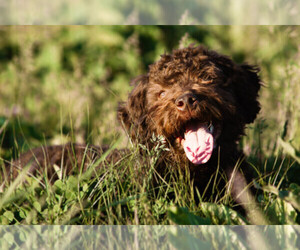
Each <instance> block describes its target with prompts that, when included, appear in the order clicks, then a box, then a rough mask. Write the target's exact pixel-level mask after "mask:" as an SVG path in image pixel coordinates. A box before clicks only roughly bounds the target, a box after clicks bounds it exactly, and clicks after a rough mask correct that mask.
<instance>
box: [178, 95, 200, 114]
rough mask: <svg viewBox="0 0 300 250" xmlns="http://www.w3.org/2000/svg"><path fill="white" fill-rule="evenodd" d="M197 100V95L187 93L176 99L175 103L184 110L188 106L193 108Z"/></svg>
mask: <svg viewBox="0 0 300 250" xmlns="http://www.w3.org/2000/svg"><path fill="white" fill-rule="evenodd" d="M196 101H197V97H196V96H195V95H194V94H192V93H186V94H183V95H181V96H179V97H178V98H177V99H176V100H175V105H176V107H177V109H179V110H181V111H184V110H186V109H188V108H192V107H193V106H194V103H195V102H196Z"/></svg>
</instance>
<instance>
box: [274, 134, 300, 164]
mask: <svg viewBox="0 0 300 250" xmlns="http://www.w3.org/2000/svg"><path fill="white" fill-rule="evenodd" d="M278 141H279V144H280V145H281V147H282V148H283V150H284V151H285V152H286V153H287V154H289V155H290V156H291V157H293V158H294V159H295V160H296V161H297V162H298V163H300V152H298V151H297V150H296V149H295V148H294V147H293V146H292V144H290V143H289V142H285V141H284V140H282V139H281V138H280V137H278Z"/></svg>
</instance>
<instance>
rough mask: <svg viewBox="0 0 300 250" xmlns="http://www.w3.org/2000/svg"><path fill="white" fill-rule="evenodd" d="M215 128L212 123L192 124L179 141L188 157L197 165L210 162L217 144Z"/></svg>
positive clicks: (187, 127)
mask: <svg viewBox="0 0 300 250" xmlns="http://www.w3.org/2000/svg"><path fill="white" fill-rule="evenodd" d="M214 130H215V128H214V126H213V124H212V123H203V122H190V123H189V124H187V126H185V130H184V135H183V136H181V137H179V138H178V139H179V141H180V143H181V145H182V147H183V149H184V152H185V154H186V157H187V158H188V159H189V160H190V161H191V162H192V163H193V164H195V165H200V164H204V163H206V162H208V161H209V159H210V157H211V155H212V152H213V149H214V144H215V138H214V137H215V135H216V133H214V132H215V131H214Z"/></svg>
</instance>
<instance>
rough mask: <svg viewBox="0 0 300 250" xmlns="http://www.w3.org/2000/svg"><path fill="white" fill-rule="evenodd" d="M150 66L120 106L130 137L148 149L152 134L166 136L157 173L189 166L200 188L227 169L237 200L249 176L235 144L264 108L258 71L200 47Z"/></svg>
mask: <svg viewBox="0 0 300 250" xmlns="http://www.w3.org/2000/svg"><path fill="white" fill-rule="evenodd" d="M149 68H150V69H149V72H148V73H147V74H145V75H142V76H139V77H138V78H136V79H135V80H134V84H135V88H134V89H133V91H132V92H131V94H130V95H129V98H128V101H127V102H126V103H121V104H120V105H119V109H118V117H119V120H120V121H121V123H122V124H123V125H124V127H125V129H126V130H127V131H128V134H129V136H130V137H131V138H132V139H133V140H134V141H135V142H137V143H140V144H144V145H146V146H147V147H148V148H151V147H153V144H152V143H151V137H152V135H153V134H154V135H157V136H158V135H161V136H163V137H164V138H165V143H166V145H167V146H168V147H169V148H170V151H169V152H168V151H165V152H164V153H163V155H162V157H161V159H160V162H159V163H158V170H159V171H164V169H165V166H166V165H171V166H173V167H174V168H176V167H178V166H179V167H180V168H182V169H186V168H188V169H189V172H190V173H191V177H192V178H193V179H194V184H195V186H196V187H197V188H198V189H199V190H200V191H203V190H205V189H206V188H207V185H208V183H209V182H212V181H211V176H212V175H213V174H215V173H216V171H217V170H220V173H222V171H223V172H224V173H225V174H226V175H227V179H228V180H231V187H232V189H231V192H232V194H233V196H234V197H235V198H236V200H239V198H238V195H239V193H240V192H241V191H242V189H243V188H244V187H245V186H246V180H245V179H244V177H243V175H242V174H241V173H240V170H243V171H244V172H246V174H245V175H246V176H247V175H249V174H248V173H247V170H248V169H247V168H248V165H247V164H246V163H245V162H242V160H243V158H244V155H243V153H242V152H240V151H239V150H238V147H237V143H238V141H239V139H240V137H241V136H242V135H243V134H244V129H245V125H246V124H248V123H252V122H253V121H254V119H255V118H256V115H257V114H258V112H259V110H260V106H259V102H258V101H257V98H258V91H259V89H260V86H261V81H260V78H259V76H258V75H257V73H258V71H259V69H258V68H257V67H254V66H251V65H248V64H241V65H238V64H236V63H234V62H233V61H232V60H231V59H229V58H228V57H226V56H224V55H220V54H218V53H217V52H215V51H211V50H207V49H206V48H204V47H202V46H199V47H193V46H190V47H188V48H183V49H178V50H174V51H173V53H172V54H170V55H169V54H164V55H162V56H161V58H160V60H159V61H157V62H156V63H154V64H152V65H150V67H149ZM247 177H249V176H247ZM220 183H222V184H223V185H224V183H223V181H220ZM222 184H220V186H221V187H222Z"/></svg>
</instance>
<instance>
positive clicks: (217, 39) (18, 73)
mask: <svg viewBox="0 0 300 250" xmlns="http://www.w3.org/2000/svg"><path fill="white" fill-rule="evenodd" d="M0 32H1V36H0V55H1V56H0V157H1V159H2V162H1V163H0V165H1V167H3V162H4V161H6V160H11V159H12V158H16V157H18V155H19V154H20V153H21V152H25V151H26V150H28V149H29V148H33V147H37V146H40V145H44V144H60V143H65V142H67V141H76V142H85V143H90V144H96V145H103V144H109V145H112V147H117V148H124V147H126V148H130V149H131V153H130V154H128V155H127V157H125V158H124V159H123V160H122V161H121V163H119V164H116V165H114V164H111V165H109V166H108V167H107V168H103V169H102V170H100V171H99V172H97V174H95V173H94V171H93V168H94V167H95V165H97V164H96V163H91V166H90V168H89V169H90V170H91V172H89V173H87V174H79V175H78V176H70V177H65V176H63V175H61V178H60V179H59V180H57V181H56V182H55V183H54V185H50V184H49V183H47V181H45V180H46V178H45V176H41V180H43V181H44V182H43V183H44V184H43V185H40V184H39V183H40V182H39V181H40V180H39V179H36V178H32V177H26V180H27V182H26V183H23V184H21V185H19V182H20V180H21V179H22V178H25V176H24V175H22V174H21V175H20V177H18V178H19V179H16V180H14V182H13V183H12V184H11V185H9V186H8V187H6V188H5V189H4V191H3V192H2V193H1V194H0V224H18V225H24V224H86V225H90V224H105V225H107V224H118V225H121V224H126V225H144V224H147V225H149V224H150V225H157V224H159V225H169V224H187V225H189V224H192V225H194V224H205V225H214V224H218V225H220V224H221V225H233V224H234V225H244V224H253V223H255V222H254V221H253V220H251V217H250V218H249V217H246V216H244V215H242V214H240V213H239V212H238V211H236V210H235V205H234V203H233V202H232V200H231V199H230V198H228V195H227V196H226V193H225V194H224V195H225V196H221V197H219V199H217V200H214V199H213V198H212V197H211V198H210V199H207V200H203V201H202V202H200V203H198V202H196V201H195V200H197V199H199V198H200V199H201V197H200V196H201V195H200V194H198V193H194V192H193V190H192V189H191V181H192V180H189V178H188V177H184V176H186V175H184V174H182V173H173V172H172V171H171V170H170V173H169V174H170V178H169V179H168V181H166V180H165V179H164V178H163V177H161V178H160V177H159V176H157V174H156V172H155V169H154V168H153V166H154V164H155V162H156V161H157V158H158V157H159V155H160V153H161V151H162V150H166V149H165V148H160V147H159V146H158V147H157V148H156V149H154V150H152V151H150V152H149V151H148V152H145V154H146V155H147V157H145V159H143V161H140V160H138V159H139V157H138V151H139V150H145V149H143V147H142V146H138V147H133V146H132V145H130V143H129V142H128V141H127V139H126V135H125V134H124V133H123V131H122V129H121V127H120V125H119V124H118V123H117V121H116V112H115V110H116V107H117V104H118V102H119V101H121V100H126V98H127V95H128V92H129V91H130V90H131V86H130V84H129V82H130V79H132V78H133V77H134V76H136V75H138V74H142V73H144V72H146V70H147V65H148V64H150V63H152V62H153V61H155V60H157V59H158V58H159V55H160V54H162V53H164V51H165V50H170V49H171V48H174V47H177V46H178V45H179V43H180V44H181V45H187V44H189V43H191V42H196V43H203V44H205V45H207V46H208V47H210V48H212V49H215V50H218V51H219V52H222V53H225V54H228V55H231V56H232V57H233V59H234V60H235V61H237V62H243V61H244V60H246V61H248V62H251V63H255V64H258V65H259V66H260V67H261V77H262V79H263V81H264V85H265V86H264V87H263V88H262V90H261V94H260V102H261V106H262V111H261V113H260V116H259V117H258V119H257V120H256V122H255V123H254V124H252V125H250V126H249V127H248V129H247V131H246V136H245V137H243V139H242V141H241V143H240V147H241V148H242V149H243V150H244V151H245V153H246V154H247V156H248V157H247V158H248V161H249V162H250V163H251V165H252V167H253V171H255V172H256V175H257V178H256V180H255V183H254V185H255V187H256V188H257V190H259V194H258V195H257V196H256V197H255V199H256V200H257V202H258V204H259V206H260V208H261V210H262V220H263V221H262V220H261V221H260V223H263V222H268V223H270V224H299V223H300V217H299V210H300V208H299V207H300V175H299V172H300V161H299V157H300V153H299V149H300V148H299V147H300V126H299V121H300V113H299V110H300V106H299V102H298V101H297V100H299V99H300V87H299V84H298V79H299V73H300V69H299V65H298V59H299V55H300V52H299V47H298V44H299V41H300V29H299V27H292V26H291V27H289V26H287V27H283V26H282V27H281V26H275V27H272V26H268V27H263V26H260V27H257V26H256V27H252V26H249V27H239V26H232V27H229V26H212V27H201V26H198V27H196V26H182V27H180V26H179V27H178V26H176V27H175V26H171V27H169V26H163V27H157V26H147V27H144V26H102V27H96V26H88V27H66V26H65V27H64V26H60V27H58V26H53V27H44V26H41V27H34V26H32V27H2V28H1V30H0ZM171 34H172V36H171ZM153 139H154V140H157V139H158V141H159V138H153ZM158 145H159V144H158ZM101 160H104V159H101ZM146 169H147V171H145V170H146ZM149 169H151V171H148V170H149ZM139 176H142V177H143V178H138V177H139ZM154 178H157V181H158V182H159V185H158V186H157V187H154V186H153V185H152V180H153V179H154ZM213 180H214V178H213V177H212V181H213ZM257 216H260V215H259V214H254V215H253V216H252V218H253V217H257ZM256 223H259V222H258V221H256Z"/></svg>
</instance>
